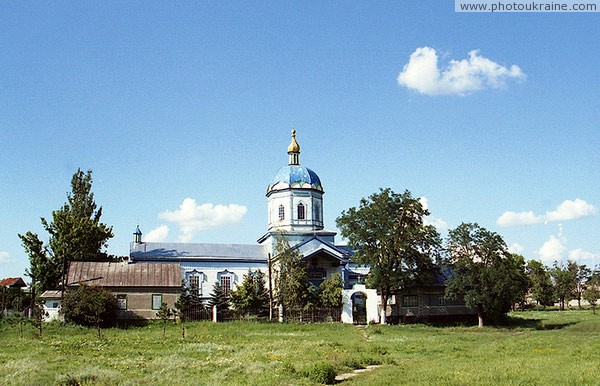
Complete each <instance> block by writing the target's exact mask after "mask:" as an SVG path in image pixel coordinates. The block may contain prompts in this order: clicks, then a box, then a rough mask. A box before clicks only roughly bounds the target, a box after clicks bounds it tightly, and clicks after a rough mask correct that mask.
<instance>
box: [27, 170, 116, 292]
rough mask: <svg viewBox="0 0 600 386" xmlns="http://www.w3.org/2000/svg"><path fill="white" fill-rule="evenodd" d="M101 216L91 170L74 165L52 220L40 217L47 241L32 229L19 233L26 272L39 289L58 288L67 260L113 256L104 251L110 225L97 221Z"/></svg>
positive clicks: (85, 259)
mask: <svg viewBox="0 0 600 386" xmlns="http://www.w3.org/2000/svg"><path fill="white" fill-rule="evenodd" d="M101 217H102V207H98V206H97V205H96V203H95V201H94V193H92V171H91V170H88V171H87V172H83V171H82V170H81V169H77V172H76V173H75V174H74V175H73V177H72V179H71V192H70V193H68V195H67V202H66V203H65V204H64V205H63V206H62V208H60V209H59V210H55V211H53V212H52V221H48V220H46V219H45V218H42V219H41V221H42V225H43V226H44V229H45V230H46V231H47V232H48V234H49V242H48V245H46V246H44V245H43V243H42V242H41V241H40V239H39V237H38V236H37V235H36V234H34V233H32V232H27V233H26V234H25V235H19V237H20V238H21V241H22V243H23V247H24V248H25V251H26V252H27V254H28V256H29V261H30V269H29V274H30V276H31V277H32V280H33V281H34V282H36V283H39V284H38V287H39V288H38V289H39V290H47V289H55V288H57V287H58V284H59V282H60V281H61V280H62V281H64V275H65V274H66V269H67V266H68V263H69V262H70V261H76V260H77V261H110V260H112V259H113V257H111V256H108V255H107V254H106V252H105V249H106V247H107V246H108V243H107V242H108V239H110V238H111V237H113V232H112V227H109V226H108V225H106V224H104V223H102V222H100V218H101ZM57 278H58V279H57Z"/></svg>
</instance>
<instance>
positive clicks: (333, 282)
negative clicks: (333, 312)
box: [317, 274, 344, 307]
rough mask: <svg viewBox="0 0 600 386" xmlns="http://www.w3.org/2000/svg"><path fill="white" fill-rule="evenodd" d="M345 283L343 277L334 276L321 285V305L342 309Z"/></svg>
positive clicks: (318, 294)
mask: <svg viewBox="0 0 600 386" xmlns="http://www.w3.org/2000/svg"><path fill="white" fill-rule="evenodd" d="M343 289H344V282H343V281H342V277H341V275H339V274H338V275H333V276H332V277H329V278H327V279H325V280H324V281H323V283H321V285H320V286H319V289H318V293H317V296H318V300H319V304H320V305H321V306H324V307H341V306H342V290H343Z"/></svg>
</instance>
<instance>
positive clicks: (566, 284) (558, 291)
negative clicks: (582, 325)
mask: <svg viewBox="0 0 600 386" xmlns="http://www.w3.org/2000/svg"><path fill="white" fill-rule="evenodd" d="M578 270H579V269H578V267H577V263H575V262H574V261H568V262H567V265H566V266H565V265H564V264H559V263H558V262H556V261H555V262H554V266H553V267H552V269H551V270H550V274H551V275H552V280H553V281H554V291H555V295H556V297H557V298H558V301H559V308H560V310H561V311H563V310H564V309H565V304H567V303H569V301H570V300H571V299H573V298H574V295H575V291H576V289H577V272H578Z"/></svg>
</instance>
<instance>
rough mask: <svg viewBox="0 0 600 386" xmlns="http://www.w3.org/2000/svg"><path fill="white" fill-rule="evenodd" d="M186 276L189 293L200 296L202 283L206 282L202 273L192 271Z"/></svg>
mask: <svg viewBox="0 0 600 386" xmlns="http://www.w3.org/2000/svg"><path fill="white" fill-rule="evenodd" d="M186 275H187V279H188V288H189V289H190V291H191V292H192V293H194V294H196V295H198V296H202V283H204V282H205V281H206V280H205V278H204V273H203V272H198V271H196V270H193V271H191V272H187V273H186Z"/></svg>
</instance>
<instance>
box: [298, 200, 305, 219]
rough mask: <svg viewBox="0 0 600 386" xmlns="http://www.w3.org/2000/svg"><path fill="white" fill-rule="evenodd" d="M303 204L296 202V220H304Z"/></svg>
mask: <svg viewBox="0 0 600 386" xmlns="http://www.w3.org/2000/svg"><path fill="white" fill-rule="evenodd" d="M304 217H305V216H304V204H302V203H299V204H298V220H304Z"/></svg>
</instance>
